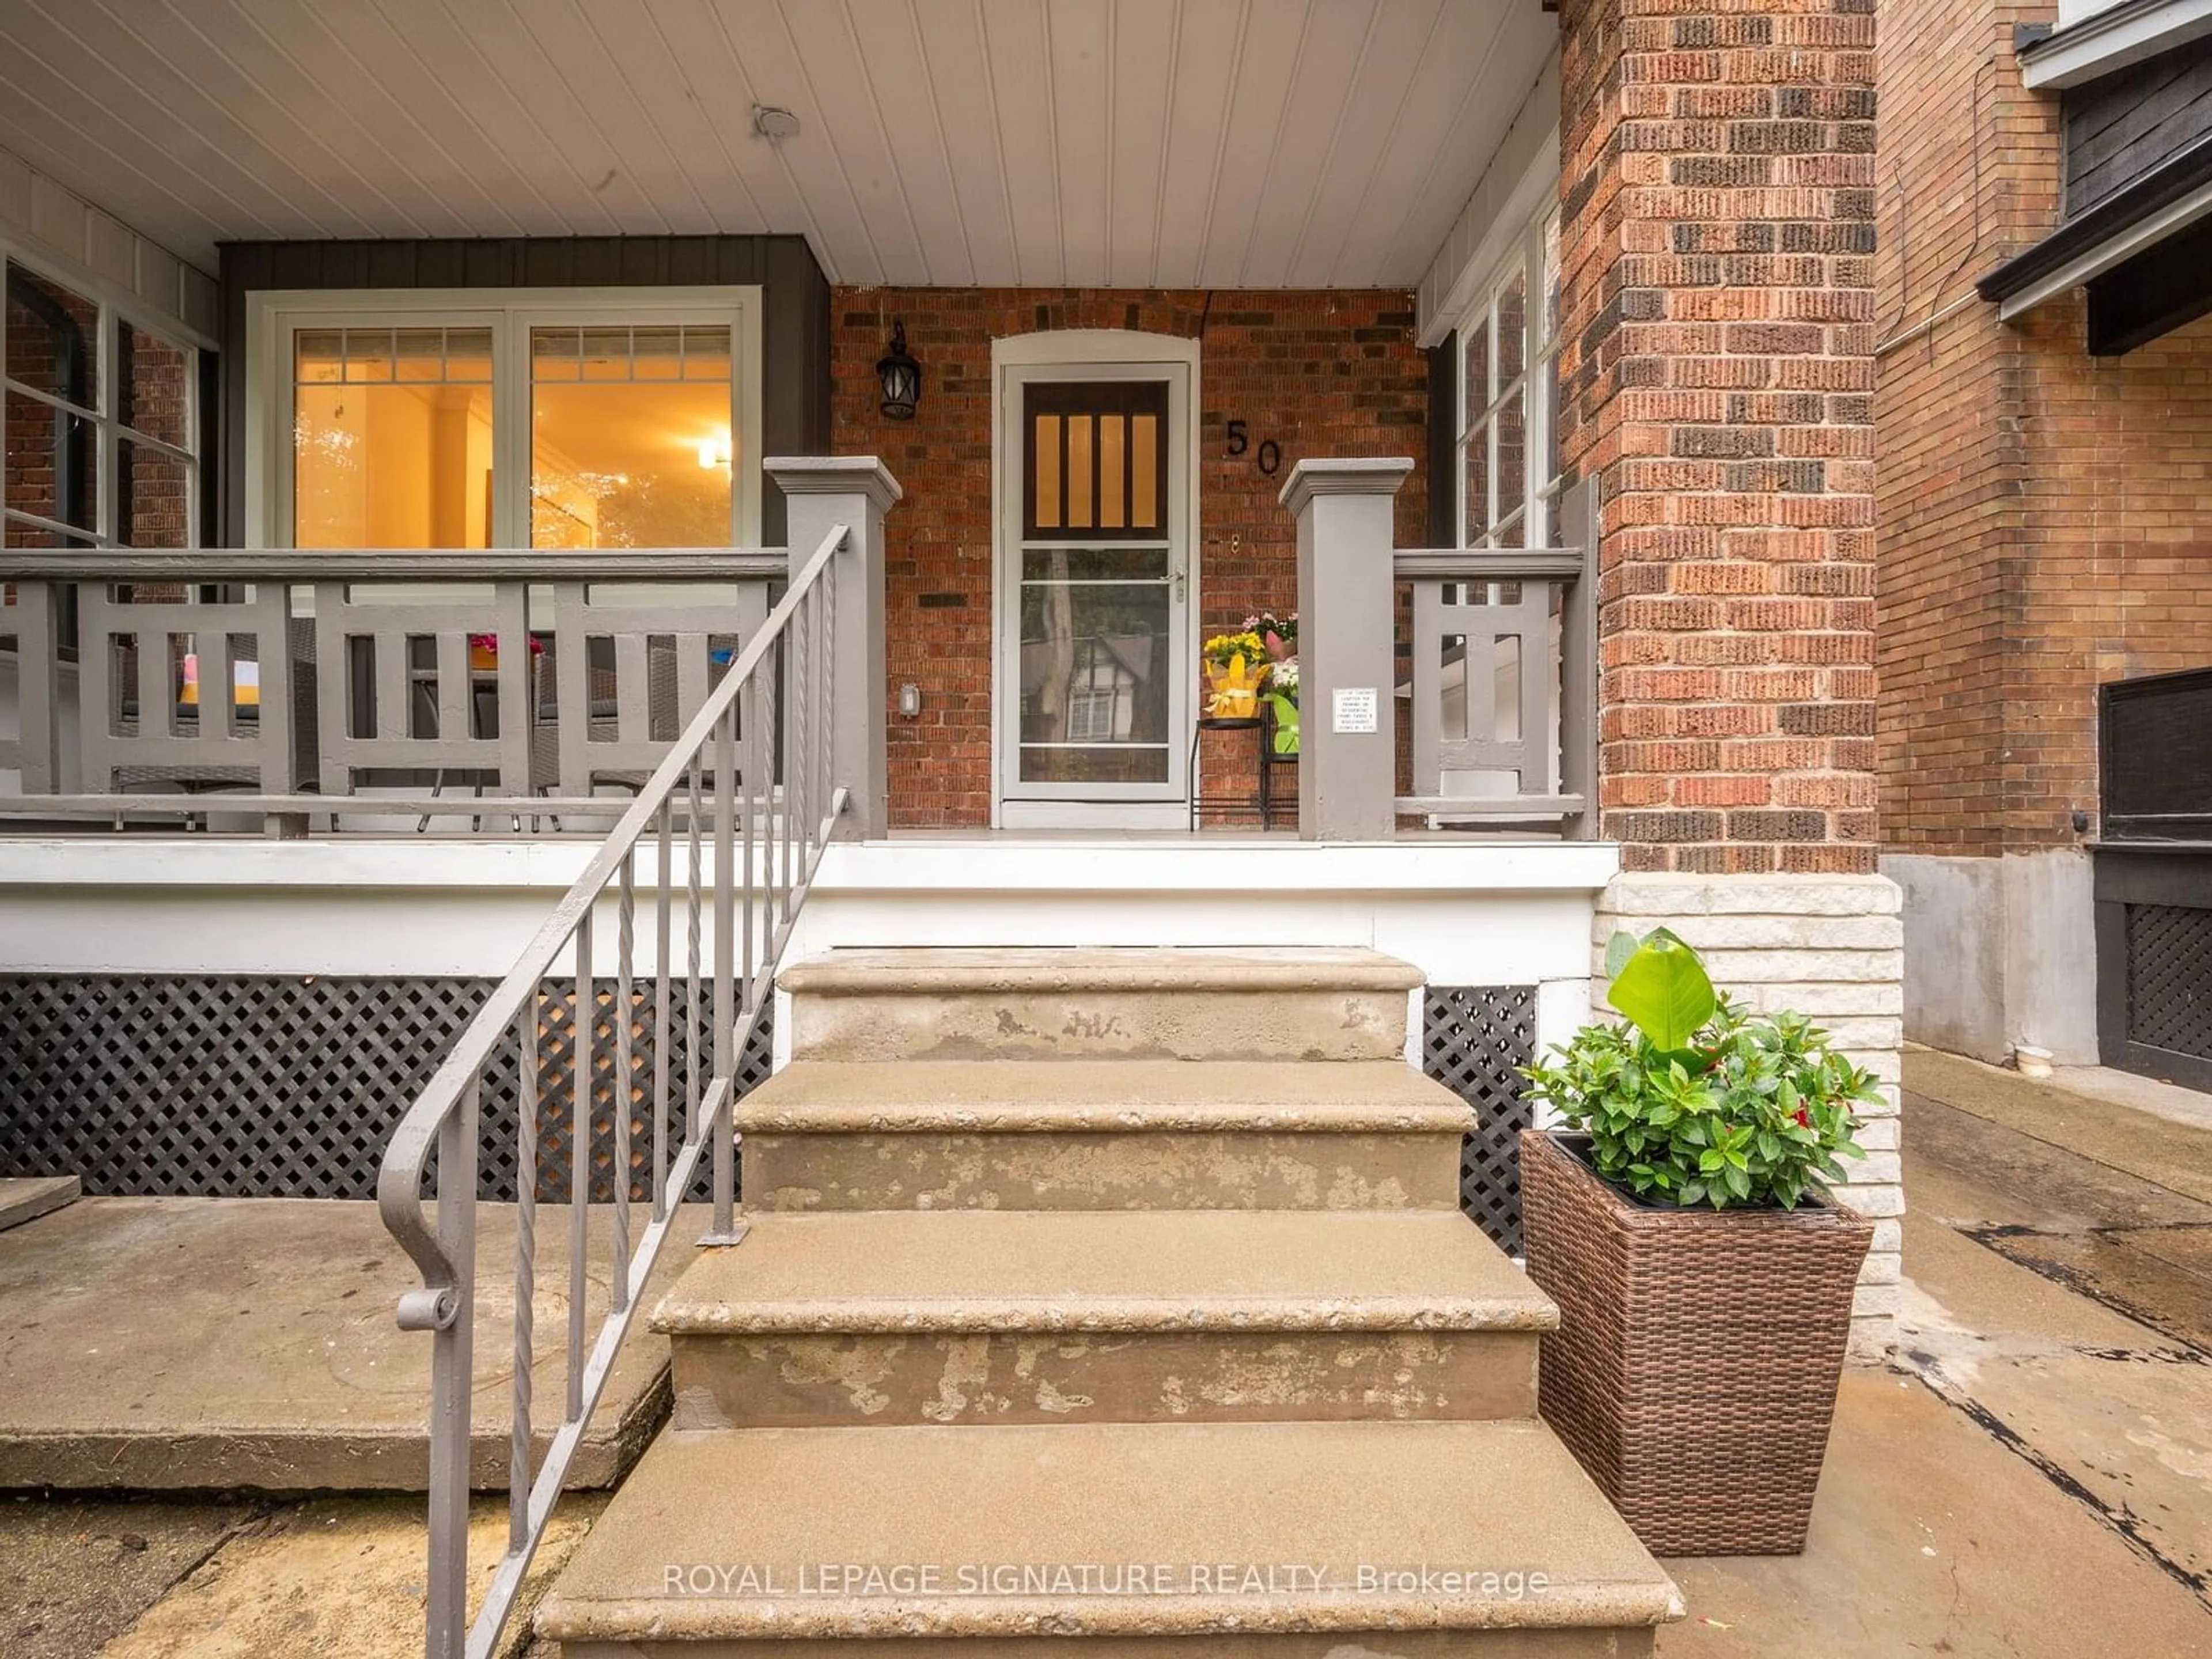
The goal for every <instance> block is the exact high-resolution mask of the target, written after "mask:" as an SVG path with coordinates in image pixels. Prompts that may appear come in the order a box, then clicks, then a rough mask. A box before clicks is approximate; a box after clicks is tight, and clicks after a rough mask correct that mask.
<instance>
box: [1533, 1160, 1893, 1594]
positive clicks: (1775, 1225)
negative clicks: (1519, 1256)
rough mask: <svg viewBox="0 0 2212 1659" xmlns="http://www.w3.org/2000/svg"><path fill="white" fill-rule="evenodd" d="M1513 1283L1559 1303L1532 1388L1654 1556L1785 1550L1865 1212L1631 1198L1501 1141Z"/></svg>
mask: <svg viewBox="0 0 2212 1659" xmlns="http://www.w3.org/2000/svg"><path fill="white" fill-rule="evenodd" d="M1521 1200H1522V1217H1523V1225H1524V1228H1525V1231H1526V1238H1527V1249H1528V1273H1529V1275H1530V1277H1532V1278H1533V1279H1535V1281H1536V1282H1537V1283H1538V1284H1539V1285H1542V1286H1543V1288H1544V1291H1545V1292H1546V1293H1547V1295H1549V1296H1550V1297H1552V1299H1553V1301H1555V1302H1557V1303H1558V1304H1559V1329H1558V1330H1557V1331H1555V1332H1553V1333H1551V1334H1548V1335H1547V1336H1546V1337H1545V1338H1544V1345H1543V1358H1542V1371H1541V1382H1540V1385H1539V1389H1538V1399H1539V1401H1540V1403H1541V1409H1542V1411H1543V1415H1544V1420H1545V1421H1546V1422H1547V1423H1549V1424H1550V1425H1552V1427H1553V1430H1554V1431H1556V1432H1557V1433H1558V1435H1559V1438H1560V1439H1561V1440H1563V1441H1565V1443H1567V1445H1568V1446H1569V1448H1571V1449H1572V1450H1573V1452H1574V1454H1575V1455H1576V1457H1577V1458H1578V1459H1579V1460H1581V1462H1582V1465H1583V1468H1585V1469H1587V1470H1589V1474H1590V1477H1591V1478H1592V1479H1593V1480H1595V1481H1596V1482H1597V1484H1598V1486H1600V1487H1601V1488H1602V1489H1603V1491H1604V1492H1605V1495H1606V1496H1607V1498H1610V1499H1611V1500H1612V1502H1613V1507H1614V1508H1615V1509H1617V1510H1620V1513H1621V1515H1622V1516H1624V1517H1625V1518H1626V1520H1627V1522H1628V1524H1629V1525H1630V1526H1631V1527H1632V1528H1635V1530H1636V1534H1637V1536H1638V1537H1639V1538H1641V1539H1642V1540H1643V1541H1644V1545H1645V1547H1647V1548H1649V1549H1650V1550H1651V1551H1652V1552H1653V1553H1656V1554H1660V1555H1794V1554H1796V1553H1798V1552H1799V1551H1800V1550H1802V1549H1803V1548H1804V1547H1805V1528H1806V1524H1807V1522H1808V1521H1809V1520H1810V1519H1811V1517H1812V1512H1813V1489H1814V1486H1815V1485H1816V1484H1817V1483H1818V1482H1819V1480H1820V1459H1821V1456H1822V1455H1823V1454H1824V1453H1825V1452H1826V1449H1827V1444H1828V1425H1829V1421H1830V1419H1832V1417H1833V1415H1834V1413H1835V1407H1836V1384H1837V1382H1838V1377H1839V1376H1840V1375H1841V1372H1842V1370H1843V1362H1844V1344H1845V1342H1846V1340H1847V1339H1848V1338H1849V1336H1850V1322H1851V1291H1852V1287H1853V1285H1856V1284H1857V1280H1858V1272H1859V1263H1860V1261H1862V1260H1863V1258H1864V1256H1865V1255H1866V1252H1867V1246H1868V1244H1869V1243H1870V1242H1871V1240H1872V1238H1873V1236H1874V1228H1873V1225H1872V1224H1870V1223H1869V1222H1868V1221H1867V1220H1865V1219H1864V1218H1862V1217H1861V1216H1859V1215H1857V1213H1855V1212H1852V1211H1850V1210H1848V1209H1846V1208H1844V1206H1841V1205H1838V1204H1834V1203H1832V1202H1821V1203H1819V1204H1814V1205H1808V1206H1802V1207H1800V1208H1799V1209H1796V1210H1795V1211H1787V1210H1724V1211H1712V1210H1676V1209H1659V1208H1656V1207H1650V1206H1644V1205H1641V1204H1638V1203H1637V1202H1636V1201H1635V1200H1632V1199H1631V1198H1629V1197H1627V1196H1626V1195H1625V1194H1621V1193H1620V1192H1618V1191H1616V1190H1615V1189H1614V1188H1612V1187H1610V1186H1608V1185H1607V1184H1606V1183H1605V1182H1602V1181H1601V1180H1599V1179H1598V1178H1597V1176H1596V1175H1595V1174H1594V1173H1593V1172H1592V1171H1591V1170H1590V1168H1589V1165H1588V1164H1584V1163H1583V1161H1582V1159H1581V1158H1577V1157H1576V1156H1575V1155H1574V1153H1572V1152H1570V1151H1568V1150H1567V1149H1566V1148H1565V1146H1562V1145H1561V1144H1560V1141H1559V1139H1558V1138H1557V1137H1555V1136H1553V1134H1551V1133H1547V1132H1545V1131H1541V1130H1534V1129H1532V1130H1527V1131H1524V1132H1523V1133H1522V1136H1521Z"/></svg>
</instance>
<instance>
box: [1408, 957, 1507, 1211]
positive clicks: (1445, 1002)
mask: <svg viewBox="0 0 2212 1659" xmlns="http://www.w3.org/2000/svg"><path fill="white" fill-rule="evenodd" d="M1535 1054H1536V991H1535V987H1534V986H1529V985H1488V986H1469V985H1431V986H1430V987H1428V990H1427V992H1426V993H1425V996H1424V998H1423V1002H1422V1008H1421V1060H1422V1068H1423V1069H1424V1070H1425V1072H1427V1073H1428V1074H1429V1075H1430V1076H1431V1077H1432V1078H1434V1079H1436V1080H1437V1082H1439V1083H1441V1084H1443V1085H1444V1086H1445V1087H1446V1088H1448V1089H1449V1090H1450V1091H1452V1092H1453V1093H1454V1094H1455V1095H1457V1096H1458V1097H1460V1098H1461V1099H1462V1100H1464V1101H1465V1102H1467V1103H1468V1105H1470V1106H1472V1107H1474V1109H1475V1113H1476V1116H1477V1120H1478V1121H1477V1122H1476V1125H1475V1128H1474V1133H1472V1134H1470V1135H1469V1136H1468V1138H1467V1139H1466V1141H1465V1142H1464V1143H1463V1145H1462V1149H1461V1152H1460V1172H1459V1174H1460V1182H1459V1192H1460V1207H1461V1208H1462V1209H1464V1210H1465V1211H1466V1212H1468V1214H1469V1215H1471V1216H1473V1217H1474V1218H1475V1220H1476V1221H1478V1222H1480V1224H1481V1225H1482V1229H1483V1231H1485V1232H1486V1233H1488V1234H1489V1235H1490V1236H1491V1237H1492V1238H1494V1239H1496V1240H1497V1241H1498V1246H1499V1248H1501V1249H1504V1250H1506V1251H1507V1252H1509V1253H1510V1254H1512V1255H1519V1254H1520V1251H1521V1146H1520V1139H1519V1137H1520V1133H1521V1131H1522V1130H1523V1129H1525V1128H1527V1127H1528V1124H1529V1121H1530V1117H1529V1112H1528V1108H1527V1106H1526V1105H1524V1104H1523V1103H1522V1099H1521V1076H1520V1073H1518V1072H1516V1070H1515V1069H1514V1068H1515V1067H1516V1066H1526V1065H1528V1063H1529V1061H1531V1060H1534V1058H1535Z"/></svg>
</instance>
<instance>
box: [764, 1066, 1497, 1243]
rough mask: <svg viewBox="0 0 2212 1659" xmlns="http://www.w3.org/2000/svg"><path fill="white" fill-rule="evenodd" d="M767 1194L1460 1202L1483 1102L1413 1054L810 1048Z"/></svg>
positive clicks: (890, 1205) (786, 1201) (776, 1121)
mask: <svg viewBox="0 0 2212 1659" xmlns="http://www.w3.org/2000/svg"><path fill="white" fill-rule="evenodd" d="M737 1123H738V1130H739V1131H740V1132H741V1133H743V1134H744V1144H745V1164H744V1171H745V1172H744V1195H745V1203H746V1206H747V1207H748V1208H749V1209H752V1210H755V1211H760V1210H867V1209H956V1208H980V1209H1008V1210H1012V1209H1024V1210H1083V1209H1093V1210H1095V1209H1405V1208H1424V1207H1425V1208H1437V1209H1447V1210H1456V1208H1457V1206H1458V1204H1459V1154H1460V1143H1461V1141H1462V1139H1463V1138H1464V1137H1465V1135H1466V1134H1467V1133H1468V1130H1470V1129H1471V1128H1473V1127H1474V1113H1473V1111H1471V1110H1470V1109H1468V1105H1467V1103H1465V1102H1464V1101H1462V1100H1461V1099H1460V1098H1459V1097H1457V1096H1455V1095H1454V1094H1453V1093H1452V1092H1451V1091H1449V1089H1446V1088H1445V1087H1444V1086H1443V1085H1441V1084H1439V1083H1436V1082H1433V1081H1431V1079H1427V1078H1425V1077H1423V1076H1422V1075H1421V1074H1420V1073H1419V1072H1417V1071H1415V1070H1414V1069H1413V1067H1412V1066H1408V1065H1407V1064H1406V1063H1405V1061H1404V1060H1403V1059H1402V1058H1400V1057H1397V1056H1395V1055H1394V1056H1393V1057H1391V1058H1389V1059H1387V1060H1351V1061H1340V1062H1337V1063H1334V1064H1330V1065H1309V1064H1305V1063H1304V1062H1300V1061H1295V1060H1100V1061H1097V1062H1094V1063H1091V1064H1087V1065H1072V1064H1069V1063H1067V1062H1066V1061H1064V1060H939V1061H937V1062H934V1063H932V1064H929V1065H926V1066H918V1065H915V1064H912V1063H911V1062H908V1061H905V1060H795V1061H793V1063H792V1064H791V1065H789V1066H786V1067H785V1068H784V1069H783V1070H782V1071H781V1072H779V1073H776V1075H775V1076H774V1077H772V1078H770V1079H768V1081H766V1082H765V1083H763V1084H762V1085H760V1086H759V1087H758V1088H757V1089H755V1090H754V1091H752V1092H751V1093H750V1094H749V1095H747V1096H746V1097H744V1099H743V1100H742V1101H740V1102H738V1106H737Z"/></svg>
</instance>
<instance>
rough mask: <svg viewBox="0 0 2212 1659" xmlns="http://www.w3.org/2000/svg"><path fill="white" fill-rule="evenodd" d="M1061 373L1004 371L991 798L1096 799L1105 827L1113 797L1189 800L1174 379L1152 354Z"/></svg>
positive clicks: (1184, 533)
mask: <svg viewBox="0 0 2212 1659" xmlns="http://www.w3.org/2000/svg"><path fill="white" fill-rule="evenodd" d="M1068 372H1069V371H1066V370H1062V371H1057V374H1058V375H1059V376H1060V378H1054V373H1055V372H1054V371H1048V370H1036V369H1031V370H1026V371H1024V370H1015V371H1012V373H1011V374H1010V375H1009V379H1008V381H1007V384H1006V401H1007V404H1008V409H1007V415H1008V416H1009V418H1008V420H1007V421H1006V425H1005V428H1004V429H1005V430H1006V432H1008V433H1009V434H1010V435H1013V436H1014V438H1015V441H1014V442H1013V443H1012V444H1010V445H1009V447H1010V448H1012V449H1013V450H1014V451H1015V454H1014V457H1013V459H1014V465H1013V466H1012V467H1010V468H1008V469H1006V475H1005V476H1007V481H1008V483H1009V486H1010V487H1009V489H1008V490H1007V500H1006V501H1005V503H1004V505H1003V508H1002V511H1003V512H1004V513H1005V521H1006V532H1007V533H1006V535H1005V537H1004V538H1003V539H1002V542H1001V546H1002V547H1003V548H1004V549H1005V556H1002V558H1001V560H1000V586H1001V599H1000V603H1001V610H1000V616H1001V617H1002V619H1003V623H1002V626H1001V628H1000V636H999V637H1000V647H999V648H1000V664H999V685H1000V694H1001V695H1000V702H999V715H998V726H999V744H1000V793H1002V795H1003V796H1004V797H1005V799H1006V800H1007V801H1008V802H1009V803H1012V802H1018V801H1029V802H1038V803H1045V802H1060V803H1082V802H1092V803H1098V804H1099V811H1098V813H1097V821H1098V822H1099V823H1102V824H1103V823H1111V822H1113V821H1114V820H1115V813H1114V811H1112V809H1111V807H1110V805H1109V804H1111V803H1129V804H1131V805H1136V804H1139V803H1145V802H1155V803H1160V802H1180V801H1182V800H1183V799H1185V790H1186V787H1187V781H1186V777H1185V773H1186V771H1187V769H1188V744H1189V741H1190V697H1191V694H1192V684H1191V682H1192V673H1191V657H1192V653H1191V650H1190V648H1189V639H1188V569H1189V565H1188V527H1187V526H1186V525H1185V523H1184V518H1185V508H1184V501H1185V496H1186V490H1185V481H1186V479H1187V472H1186V465H1187V462H1186V459H1185V458H1184V457H1183V456H1182V453H1181V448H1182V446H1181V445H1180V444H1179V442H1178V438H1179V435H1180V434H1179V428H1180V427H1181V424H1182V418H1183V410H1182V403H1183V386H1182V380H1181V378H1180V377H1181V370H1180V369H1173V370H1169V369H1164V368H1162V367H1160V366H1158V365H1128V366H1126V367H1125V366H1121V365H1096V366H1091V365H1086V366H1085V368H1084V369H1083V370H1082V371H1081V373H1082V374H1083V375H1084V377H1085V378H1083V379H1082V380H1070V379H1066V378H1064V377H1065V375H1066V374H1067V373H1068ZM1048 810H1049V809H1048ZM1019 815H1020V809H1018V808H1017V809H1016V816H1019ZM1079 817H1080V815H1077V816H1076V817H1066V816H1063V817H1060V820H1059V821H1060V822H1065V823H1076V822H1079Z"/></svg>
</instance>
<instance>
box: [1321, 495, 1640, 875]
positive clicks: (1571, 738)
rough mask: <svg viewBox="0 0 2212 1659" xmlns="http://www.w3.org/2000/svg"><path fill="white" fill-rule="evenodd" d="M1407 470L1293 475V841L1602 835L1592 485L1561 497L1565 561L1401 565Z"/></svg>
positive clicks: (1557, 552) (1558, 552) (1430, 554)
mask: <svg viewBox="0 0 2212 1659" xmlns="http://www.w3.org/2000/svg"><path fill="white" fill-rule="evenodd" d="M1412 467H1413V463H1412V462H1411V461H1408V460H1400V459H1377V460H1308V461H1300V462H1299V463H1298V464H1297V466H1296V467H1294V468H1293V469H1292V470H1291V477H1290V479H1289V481H1288V482H1287V483H1285V485H1284V487H1283V493H1282V499H1283V503H1284V505H1285V506H1286V507H1289V508H1290V509H1291V513H1294V514H1295V515H1296V517H1297V526H1298V611H1299V624H1298V665H1299V687H1298V702H1299V707H1300V722H1299V724H1300V727H1301V734H1300V753H1299V761H1298V769H1299V772H1300V774H1301V776H1300V779H1299V785H1298V831H1299V834H1300V835H1301V836H1304V838H1305V839H1307V840H1309V841H1378V840H1388V839H1389V838H1390V837H1392V836H1395V835H1396V834H1397V833H1398V829H1399V823H1400V820H1401V819H1416V820H1425V821H1426V822H1428V823H1431V824H1436V825H1446V824H1450V825H1489V826H1493V827H1510V828H1522V827H1526V828H1530V829H1556V831H1557V833H1559V834H1561V835H1564V836H1568V837H1571V838H1574V839H1584V838H1587V837H1589V836H1593V835H1595V832H1596V823H1597V810H1596V807H1597V803H1596V789H1597V719H1596V701H1597V622H1596V602H1597V592H1596V589H1597V541H1596V537H1595V533H1594V528H1595V524H1596V514H1595V503H1596V495H1595V489H1596V485H1595V483H1594V482H1585V483H1581V484H1577V485H1574V486H1571V487H1569V488H1568V489H1566V490H1565V492H1564V493H1563V495H1562V497H1561V500H1560V502H1559V511H1560V528H1561V531H1562V532H1563V539H1564V540H1565V542H1566V543H1567V545H1565V546H1564V547H1551V548H1502V547H1474V548H1442V549H1436V550H1403V549H1394V548H1393V547H1392V545H1391V543H1392V531H1391V515H1392V497H1393V496H1395V495H1396V493H1397V490H1398V486H1399V485H1400V484H1401V483H1403V482H1404V480H1405V477H1406V474H1407V472H1408V471H1411V470H1412ZM1405 590H1410V593H1409V594H1408V593H1407V592H1405ZM1407 599H1410V605H1408V604H1407ZM1401 611H1402V612H1405V613H1407V615H1408V616H1409V618H1410V632H1409V633H1404V634H1401V628H1400V617H1401ZM1401 637H1402V638H1404V639H1405V640H1406V641H1407V654H1406V656H1405V659H1404V660H1403V661H1402V663H1401V660H1400V659H1399V654H1398V643H1399V641H1400V640H1401ZM1400 702H1405V703H1406V704H1407V706H1408V708H1407V719H1406V726H1407V730H1406V732H1404V733H1403V738H1404V742H1403V745H1402V748H1401V732H1400V729H1399V718H1398V713H1397V705H1398V704H1399V703H1400ZM1401 769H1403V770H1404V771H1405V772H1407V773H1408V774H1409V775H1410V781H1411V785H1412V787H1411V788H1410V789H1408V790H1406V791H1404V792H1402V793H1401V790H1400V789H1399V787H1398V781H1399V778H1400V776H1401Z"/></svg>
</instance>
